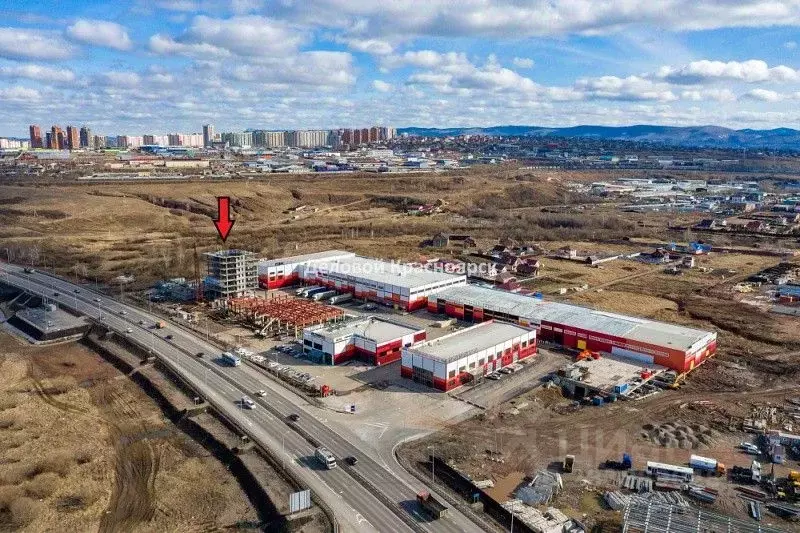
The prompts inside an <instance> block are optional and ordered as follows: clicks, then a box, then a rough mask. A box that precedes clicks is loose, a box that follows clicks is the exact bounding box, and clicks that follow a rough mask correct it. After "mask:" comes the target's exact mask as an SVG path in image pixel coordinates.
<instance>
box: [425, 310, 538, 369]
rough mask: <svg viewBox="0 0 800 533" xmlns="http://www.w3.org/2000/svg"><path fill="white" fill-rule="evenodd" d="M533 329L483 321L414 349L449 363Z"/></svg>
mask: <svg viewBox="0 0 800 533" xmlns="http://www.w3.org/2000/svg"><path fill="white" fill-rule="evenodd" d="M529 331H531V330H530V329H529V328H523V327H522V326H517V325H516V324H509V323H507V322H495V321H493V320H492V321H489V322H482V323H480V324H476V325H474V326H471V327H469V328H467V329H463V330H461V331H456V332H455V333H451V334H449V335H445V336H444V337H439V338H438V339H434V340H432V341H427V342H423V343H422V344H419V345H417V346H415V347H414V348H413V349H412V351H413V352H415V353H418V354H420V355H423V356H426V357H430V358H432V359H438V360H439V361H444V362H447V363H452V362H453V361H457V360H458V359H461V358H462V357H466V356H467V355H470V354H473V353H475V352H479V351H481V350H485V349H487V348H491V347H493V346H496V345H498V344H502V343H504V342H506V341H509V340H511V339H513V338H514V337H519V336H520V335H524V334H525V333H528V332H529Z"/></svg>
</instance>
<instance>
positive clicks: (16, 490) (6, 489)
mask: <svg viewBox="0 0 800 533" xmlns="http://www.w3.org/2000/svg"><path fill="white" fill-rule="evenodd" d="M20 496H22V489H21V488H20V487H16V486H10V485H4V486H2V487H0V511H2V510H6V511H7V510H8V509H10V508H11V502H13V501H14V500H16V499H17V498H19V497H20Z"/></svg>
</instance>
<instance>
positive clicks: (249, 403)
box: [242, 396, 256, 409]
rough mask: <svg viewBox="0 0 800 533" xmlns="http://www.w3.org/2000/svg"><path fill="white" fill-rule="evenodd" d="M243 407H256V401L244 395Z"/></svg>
mask: <svg viewBox="0 0 800 533" xmlns="http://www.w3.org/2000/svg"><path fill="white" fill-rule="evenodd" d="M242 407H244V408H245V409H255V408H256V402H254V401H253V400H251V399H250V398H248V397H247V396H242Z"/></svg>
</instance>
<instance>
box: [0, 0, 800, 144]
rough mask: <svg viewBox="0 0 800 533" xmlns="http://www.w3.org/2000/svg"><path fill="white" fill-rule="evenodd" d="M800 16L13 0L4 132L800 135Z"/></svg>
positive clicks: (767, 11) (765, 6) (717, 5)
mask: <svg viewBox="0 0 800 533" xmlns="http://www.w3.org/2000/svg"><path fill="white" fill-rule="evenodd" d="M799 30H800V0H788V1H781V0H742V1H739V0H714V1H691V0H660V1H659V0H654V1H652V2H641V1H639V0H616V1H601V0H529V1H524V0H459V1H454V0H424V1H422V0H386V1H384V2H367V1H364V0H304V1H303V0H129V1H128V2H111V1H109V2H102V1H91V2H84V1H75V0H61V1H49V2H48V1H46V0H41V1H35V2H34V1H29V0H16V1H14V2H0V135H7V136H25V135H26V132H27V125H28V124H30V123H39V124H41V125H42V126H49V125H51V124H53V123H58V124H62V125H65V124H76V125H79V124H88V125H89V126H91V127H92V129H93V130H94V131H95V132H98V133H105V134H130V135H141V134H145V133H167V132H175V131H179V132H193V131H195V132H196V131H199V130H200V127H201V124H203V123H206V122H211V123H213V124H215V125H216V128H217V131H233V130H241V129H245V128H267V129H270V128H275V129H286V128H334V127H354V126H364V125H370V124H389V125H394V126H397V127H402V126H412V125H413V126H433V127H435V126H438V127H453V126H487V125H497V124H533V125H548V126H569V125H576V124H605V125H627V124H641V123H649V124H665V125H700V124H716V125H722V126H730V127H736V128H745V127H752V128H759V129H763V128H772V127H792V128H800V111H798V109H800V59H799V58H798V57H799V54H800V31H799Z"/></svg>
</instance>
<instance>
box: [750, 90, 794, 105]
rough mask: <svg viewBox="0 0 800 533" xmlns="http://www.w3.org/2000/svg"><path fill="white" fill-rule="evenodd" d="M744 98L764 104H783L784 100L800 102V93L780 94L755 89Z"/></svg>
mask: <svg viewBox="0 0 800 533" xmlns="http://www.w3.org/2000/svg"><path fill="white" fill-rule="evenodd" d="M744 96H745V97H746V98H750V99H752V100H759V101H762V102H781V101H784V100H800V91H798V92H794V93H779V92H777V91H772V90H769V89H753V90H752V91H748V92H747V93H745V94H744Z"/></svg>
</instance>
